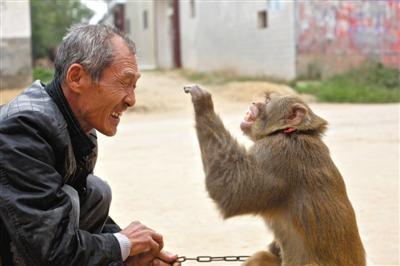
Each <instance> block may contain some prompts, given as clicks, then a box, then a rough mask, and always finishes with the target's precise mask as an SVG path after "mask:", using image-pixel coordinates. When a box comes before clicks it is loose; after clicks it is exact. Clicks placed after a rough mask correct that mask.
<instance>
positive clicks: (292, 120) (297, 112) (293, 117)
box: [286, 103, 308, 126]
mask: <svg viewBox="0 0 400 266" xmlns="http://www.w3.org/2000/svg"><path fill="white" fill-rule="evenodd" d="M307 112H308V111H307V107H305V106H304V105H302V104H300V103H295V104H293V105H292V106H291V107H290V114H289V117H287V118H286V121H287V123H288V124H289V125H290V126H298V125H300V124H301V123H302V122H303V120H304V118H305V117H306V115H307Z"/></svg>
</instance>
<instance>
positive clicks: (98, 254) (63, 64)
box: [0, 25, 177, 266]
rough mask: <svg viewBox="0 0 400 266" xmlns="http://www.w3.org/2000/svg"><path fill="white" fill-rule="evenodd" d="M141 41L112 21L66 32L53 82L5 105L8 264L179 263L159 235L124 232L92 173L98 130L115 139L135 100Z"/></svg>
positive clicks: (3, 204) (0, 182)
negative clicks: (137, 47) (112, 25)
mask: <svg viewBox="0 0 400 266" xmlns="http://www.w3.org/2000/svg"><path fill="white" fill-rule="evenodd" d="M139 77H140V74H139V70H138V66H137V62H136V57H135V46H134V43H133V42H132V41H131V40H130V39H129V38H127V37H126V36H125V35H124V34H122V33H120V32H118V31H116V30H115V29H112V28H110V27H107V26H104V25H80V26H76V27H74V28H72V29H71V30H70V32H69V33H68V34H67V35H66V37H65V38H64V40H63V42H62V43H61V46H60V48H59V50H58V53H57V55H56V59H55V75H54V80H53V81H52V82H51V83H50V84H49V85H47V86H45V85H44V84H42V83H40V82H39V81H36V82H35V83H33V85H32V86H31V87H30V88H28V89H26V90H25V91H24V92H23V93H22V94H21V95H19V96H18V97H17V98H15V99H14V100H12V101H11V102H9V103H8V104H6V105H4V106H3V107H2V108H1V109H0V243H1V246H0V249H1V259H2V263H0V265H1V264H2V265H3V266H4V265H29V266H30V265H123V264H124V263H123V261H125V262H126V263H127V264H128V265H171V264H172V263H173V262H174V261H175V260H176V259H177V257H176V256H175V255H171V254H169V253H167V252H165V251H163V250H162V249H163V239H162V236H161V235H160V234H158V233H157V232H155V231H154V230H152V229H150V228H148V227H146V226H144V225H142V224H140V223H139V222H133V223H131V224H130V225H129V226H128V227H126V228H125V229H123V230H121V229H120V228H119V226H118V225H116V224H115V223H114V221H113V220H112V219H111V218H110V217H109V216H108V211H109V205H110V202H111V190H110V188H109V186H108V185H107V184H106V183H105V182H104V181H102V180H101V179H99V178H98V177H97V176H95V175H93V169H94V166H95V162H96V157H97V143H96V133H95V131H96V130H97V131H99V132H101V133H102V134H104V135H107V136H113V135H115V133H116V132H117V126H118V124H119V122H120V118H121V115H122V113H123V112H124V111H125V110H126V109H127V108H128V107H131V106H133V105H134V104H135V86H136V82H137V80H138V79H139Z"/></svg>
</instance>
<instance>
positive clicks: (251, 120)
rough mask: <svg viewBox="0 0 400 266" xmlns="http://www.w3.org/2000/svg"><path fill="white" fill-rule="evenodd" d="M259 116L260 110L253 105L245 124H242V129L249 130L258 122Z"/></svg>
mask: <svg viewBox="0 0 400 266" xmlns="http://www.w3.org/2000/svg"><path fill="white" fill-rule="evenodd" d="M257 116H258V108H257V107H256V106H255V105H254V104H253V105H251V106H250V107H249V110H248V111H247V112H246V115H245V116H244V119H243V122H242V123H241V124H240V127H241V128H242V129H243V128H247V127H251V125H252V124H253V123H254V122H255V121H256V118H257Z"/></svg>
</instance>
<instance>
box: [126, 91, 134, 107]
mask: <svg viewBox="0 0 400 266" xmlns="http://www.w3.org/2000/svg"><path fill="white" fill-rule="evenodd" d="M135 103H136V96H135V91H134V90H132V91H130V93H129V94H128V95H127V96H126V97H125V104H126V105H127V106H128V107H132V106H134V105H135Z"/></svg>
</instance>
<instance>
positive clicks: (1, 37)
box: [0, 1, 32, 89]
mask: <svg viewBox="0 0 400 266" xmlns="http://www.w3.org/2000/svg"><path fill="white" fill-rule="evenodd" d="M31 53H32V52H31V20H30V6H29V1H0V89H4V88H21V87H24V86H26V85H28V84H30V83H31V81H32V56H31Z"/></svg>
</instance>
